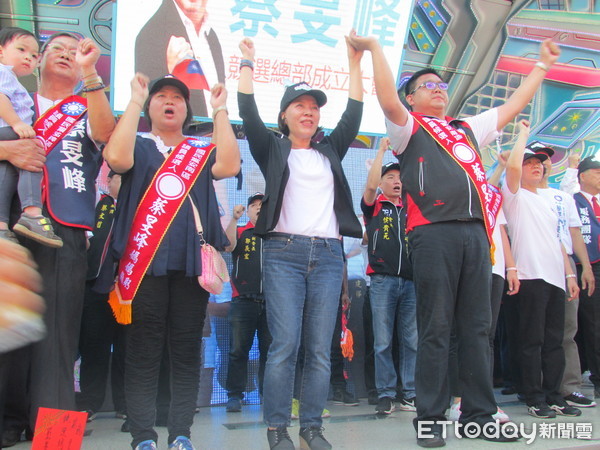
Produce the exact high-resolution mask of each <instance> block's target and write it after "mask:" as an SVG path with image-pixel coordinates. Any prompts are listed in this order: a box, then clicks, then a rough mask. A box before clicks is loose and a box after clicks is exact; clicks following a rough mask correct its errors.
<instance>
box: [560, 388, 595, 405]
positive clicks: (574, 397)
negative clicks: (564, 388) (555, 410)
mask: <svg viewBox="0 0 600 450" xmlns="http://www.w3.org/2000/svg"><path fill="white" fill-rule="evenodd" d="M565 401H566V402H567V404H568V405H571V406H575V407H577V408H593V407H594V406H596V402H595V401H594V400H591V399H589V398H587V397H586V396H585V395H583V394H582V393H581V392H573V393H571V394H569V395H567V396H566V397H565Z"/></svg>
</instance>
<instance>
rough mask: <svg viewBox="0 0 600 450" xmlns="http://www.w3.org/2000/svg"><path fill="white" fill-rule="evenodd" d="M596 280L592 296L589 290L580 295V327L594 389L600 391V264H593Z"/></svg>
mask: <svg viewBox="0 0 600 450" xmlns="http://www.w3.org/2000/svg"><path fill="white" fill-rule="evenodd" d="M592 270H593V272H594V278H595V279H596V283H597V284H598V286H599V287H598V288H596V290H595V291H594V293H593V294H592V296H591V297H590V296H589V295H587V290H585V291H584V290H583V289H582V290H581V292H580V294H579V326H580V331H581V333H582V338H583V342H584V345H583V347H584V349H585V360H586V361H587V366H588V369H589V371H590V381H591V382H592V383H593V384H594V388H596V389H600V263H595V264H592ZM577 272H578V274H579V276H578V277H577V278H578V279H579V280H580V279H581V266H577Z"/></svg>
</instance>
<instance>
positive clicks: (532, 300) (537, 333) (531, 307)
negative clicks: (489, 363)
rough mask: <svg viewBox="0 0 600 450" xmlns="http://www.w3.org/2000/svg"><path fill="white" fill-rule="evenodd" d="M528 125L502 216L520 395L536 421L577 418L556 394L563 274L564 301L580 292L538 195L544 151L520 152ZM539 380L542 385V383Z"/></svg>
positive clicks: (552, 215)
mask: <svg viewBox="0 0 600 450" xmlns="http://www.w3.org/2000/svg"><path fill="white" fill-rule="evenodd" d="M528 136H529V123H528V122H527V121H521V122H519V136H518V138H517V142H516V144H515V147H514V149H513V151H512V153H511V155H510V156H509V158H508V161H507V165H506V184H505V185H504V186H503V189H502V193H503V195H504V213H505V214H506V219H507V221H508V231H509V235H510V238H511V243H512V251H513V255H514V257H515V261H516V266H517V267H518V270H519V279H520V281H521V286H520V291H519V293H518V294H517V296H518V298H517V303H518V312H519V320H520V322H519V343H520V344H519V345H520V349H519V355H520V364H521V385H520V386H519V388H520V390H521V393H522V394H523V395H524V396H525V401H526V403H527V407H528V412H529V414H530V415H532V416H534V417H538V418H553V417H556V415H557V414H560V415H563V416H578V415H581V411H580V410H579V409H577V408H574V407H572V406H570V405H568V404H567V402H566V401H565V400H564V399H563V396H562V395H561V394H560V383H561V381H562V376H563V372H564V368H565V355H564V350H563V347H562V340H563V333H564V321H565V318H564V317H565V316H564V315H565V301H564V298H565V274H566V277H567V292H568V294H569V295H568V296H569V298H568V300H572V299H574V298H576V297H577V296H578V294H579V288H578V286H577V280H576V275H575V274H574V271H573V269H572V268H571V265H570V263H569V260H568V256H567V253H566V251H565V249H564V247H563V245H562V244H561V242H560V240H559V238H558V233H557V229H558V216H557V215H556V212H555V210H554V209H553V208H552V204H551V203H549V202H548V201H547V200H546V199H545V198H544V197H543V196H542V195H540V194H539V193H538V189H537V188H538V187H539V186H540V184H541V183H542V179H543V174H544V166H543V161H545V160H546V159H548V155H547V154H546V153H543V152H540V153H535V152H533V151H531V150H529V149H526V148H525V143H526V141H527V138H528ZM542 377H543V384H542Z"/></svg>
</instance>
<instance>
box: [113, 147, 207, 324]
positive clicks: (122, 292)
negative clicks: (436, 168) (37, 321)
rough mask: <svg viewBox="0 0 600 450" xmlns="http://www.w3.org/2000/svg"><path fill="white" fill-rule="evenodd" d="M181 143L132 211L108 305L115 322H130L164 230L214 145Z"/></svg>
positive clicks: (164, 233) (166, 228) (186, 194)
mask: <svg viewBox="0 0 600 450" xmlns="http://www.w3.org/2000/svg"><path fill="white" fill-rule="evenodd" d="M201 145H203V143H201V142H200V141H197V140H196V139H194V138H187V139H185V140H184V141H183V142H181V143H180V144H179V145H178V146H177V147H176V148H175V149H174V150H173V151H172V152H171V154H170V155H169V157H168V158H167V159H166V160H165V162H164V163H163V164H162V165H161V167H160V168H159V169H158V171H157V172H156V174H155V175H154V178H153V179H152V181H151V182H150V185H149V186H148V188H147V189H146V192H145V193H144V196H143V197H142V200H141V201H140V203H139V205H138V208H137V210H136V212H135V215H134V218H133V223H132V225H131V231H130V232H129V238H128V239H127V244H126V246H125V252H124V254H123V257H122V258H121V261H120V262H119V270H118V276H117V283H116V285H115V289H114V290H113V291H112V292H111V293H110V297H109V301H108V302H109V304H110V306H111V308H112V310H113V313H114V315H115V318H116V319H117V322H119V323H122V324H129V323H131V303H132V301H133V298H134V297H135V294H136V292H137V290H138V288H139V287H140V284H141V282H142V279H143V278H144V275H145V274H146V271H147V270H148V267H149V266H150V263H151V262H152V259H153V258H154V254H155V253H156V250H157V249H158V247H159V246H160V243H161V241H162V240H163V238H164V237H165V235H166V234H167V230H168V229H169V226H170V225H171V223H172V221H173V219H174V218H175V216H176V215H177V212H178V211H179V208H180V207H181V205H182V204H183V202H184V201H185V200H186V198H187V196H188V194H189V192H190V189H191V188H192V186H193V185H194V183H195V182H196V179H197V178H198V175H199V174H200V172H202V169H203V168H204V166H205V165H206V161H207V160H208V157H209V156H210V154H211V152H212V150H213V149H214V148H215V146H214V145H213V144H210V145H208V146H205V147H202V146H201Z"/></svg>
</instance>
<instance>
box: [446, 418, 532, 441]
mask: <svg viewBox="0 0 600 450" xmlns="http://www.w3.org/2000/svg"><path fill="white" fill-rule="evenodd" d="M490 426H491V427H492V429H491V430H490V429H487V428H486V427H490ZM499 426H500V424H499V423H498V422H495V421H494V422H487V423H478V422H466V423H462V422H461V427H459V428H457V433H458V435H460V436H461V437H463V438H468V439H483V440H486V441H489V442H515V441H518V440H519V439H520V438H521V435H520V434H519V432H518V431H517V430H516V428H517V426H516V425H515V426H514V427H511V429H510V430H506V429H505V428H503V427H500V428H499V429H497V427H499ZM473 427H474V428H473ZM477 431H479V432H477ZM496 431H499V432H498V433H497V434H496Z"/></svg>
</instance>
